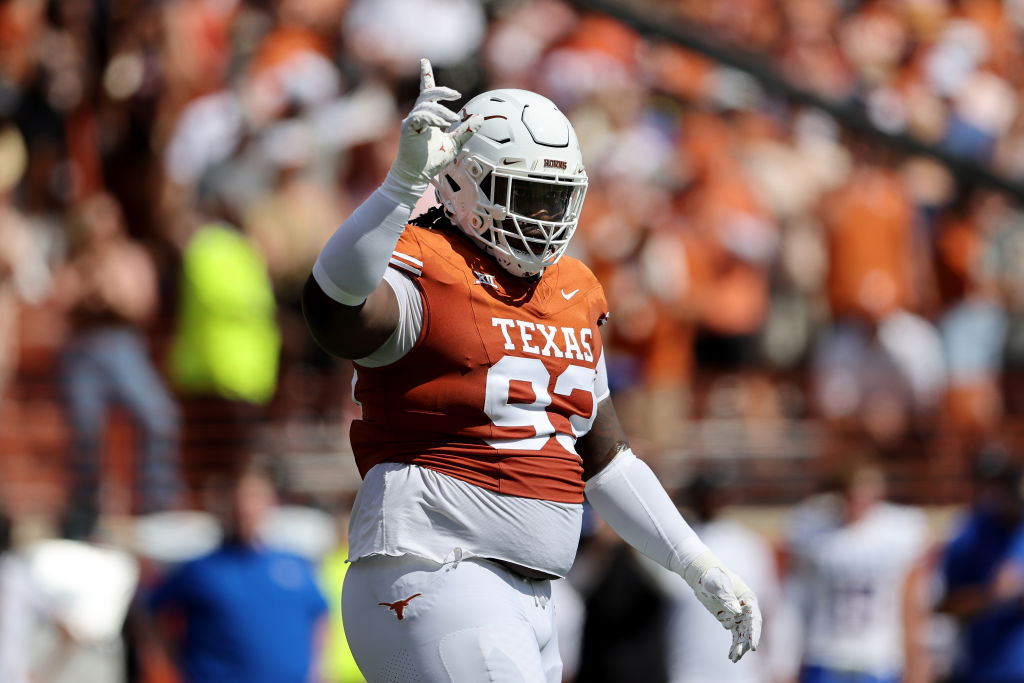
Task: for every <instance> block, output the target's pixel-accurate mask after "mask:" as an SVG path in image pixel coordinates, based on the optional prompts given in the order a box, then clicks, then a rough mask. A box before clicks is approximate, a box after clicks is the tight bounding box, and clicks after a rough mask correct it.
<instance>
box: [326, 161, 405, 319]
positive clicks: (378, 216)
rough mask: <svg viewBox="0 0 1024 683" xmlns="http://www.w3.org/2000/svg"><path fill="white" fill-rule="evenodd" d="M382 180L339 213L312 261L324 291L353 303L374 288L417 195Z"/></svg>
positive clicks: (339, 301)
mask: <svg viewBox="0 0 1024 683" xmlns="http://www.w3.org/2000/svg"><path fill="white" fill-rule="evenodd" d="M391 185H393V183H391V181H390V179H389V180H388V181H385V183H384V185H381V187H379V188H378V189H377V190H375V191H374V193H373V194H371V195H370V196H369V197H367V198H366V201H364V202H363V203H362V204H360V205H359V208H357V209H356V210H355V211H354V212H352V215H351V216H349V217H348V218H347V219H345V222H344V223H342V224H341V227H339V228H338V229H337V230H336V231H335V232H334V234H333V235H331V238H330V239H329V240H327V244H326V245H324V248H323V250H322V251H321V252H320V256H319V257H318V258H317V260H316V263H315V264H314V265H313V278H314V279H315V280H316V283H317V284H318V285H320V289H322V290H323V291H324V293H325V294H326V295H327V296H329V297H331V298H332V299H334V300H335V301H337V302H338V303H341V304H345V305H346V306H356V305H358V304H361V303H363V302H364V301H366V297H368V296H370V293H371V292H373V290H374V289H376V288H377V285H379V284H380V282H381V278H383V277H384V271H385V270H386V269H387V267H388V260H389V259H390V258H391V252H392V251H394V249H395V245H396V244H397V243H398V238H399V237H401V235H402V231H403V230H404V229H405V224H406V223H408V222H409V217H410V216H411V215H412V209H413V206H414V205H415V204H416V199H417V196H414V193H413V192H404V193H403V192H400V191H396V189H395V188H394V187H393V186H391Z"/></svg>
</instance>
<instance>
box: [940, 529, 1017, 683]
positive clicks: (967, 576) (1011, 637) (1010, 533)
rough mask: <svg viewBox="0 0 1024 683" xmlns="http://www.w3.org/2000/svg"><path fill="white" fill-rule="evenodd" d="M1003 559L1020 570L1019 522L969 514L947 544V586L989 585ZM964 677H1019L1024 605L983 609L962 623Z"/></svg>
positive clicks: (996, 680)
mask: <svg viewBox="0 0 1024 683" xmlns="http://www.w3.org/2000/svg"><path fill="white" fill-rule="evenodd" d="M1007 562H1014V563H1017V564H1018V565H1019V566H1020V567H1021V568H1022V569H1024V524H1018V525H1017V526H1016V527H1007V526H1006V525H1005V524H1002V523H1000V521H999V520H998V519H997V518H995V517H994V516H992V515H989V514H985V513H983V512H977V513H974V514H972V515H971V516H970V517H968V518H967V519H966V520H965V521H964V523H963V525H962V527H961V528H960V530H959V532H958V533H957V534H956V535H955V536H954V537H953V539H952V540H951V541H950V543H949V545H948V546H947V548H946V552H945V556H944V558H943V566H942V569H943V574H944V576H945V580H946V584H947V590H949V591H953V590H956V589H957V588H962V587H968V586H983V585H987V584H989V583H990V582H991V581H992V580H993V579H994V578H995V576H996V573H997V572H998V571H999V568H1000V567H1001V566H1003V565H1004V564H1005V563H1007ZM965 635H966V641H965V646H966V652H965V655H966V658H967V661H966V662H965V664H966V667H967V672H968V674H969V675H968V677H967V680H970V681H972V682H976V683H1004V682H1006V681H1024V608H1022V603H1021V601H1020V600H1016V601H1013V602H1011V603H1007V604H1005V605H1001V606H998V607H995V608H992V609H990V610H988V611H986V612H983V613H981V614H979V615H977V616H976V617H974V618H973V619H971V620H970V621H969V622H968V623H967V629H966V634H965Z"/></svg>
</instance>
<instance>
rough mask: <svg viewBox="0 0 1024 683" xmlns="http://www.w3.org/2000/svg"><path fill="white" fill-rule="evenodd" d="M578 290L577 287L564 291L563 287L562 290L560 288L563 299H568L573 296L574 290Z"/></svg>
mask: <svg viewBox="0 0 1024 683" xmlns="http://www.w3.org/2000/svg"><path fill="white" fill-rule="evenodd" d="M578 291H580V290H578V289H574V290H572V291H571V292H566V291H565V290H564V289H563V290H562V298H563V299H565V300H566V301H568V300H569V299H571V298H573V297H574V296H576V292H578Z"/></svg>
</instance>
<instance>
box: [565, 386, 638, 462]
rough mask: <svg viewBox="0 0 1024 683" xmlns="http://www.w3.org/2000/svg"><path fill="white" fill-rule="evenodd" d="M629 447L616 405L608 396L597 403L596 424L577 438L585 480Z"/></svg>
mask: <svg viewBox="0 0 1024 683" xmlns="http://www.w3.org/2000/svg"><path fill="white" fill-rule="evenodd" d="M628 447H629V444H628V443H626V433H625V432H624V431H623V429H622V425H621V424H620V423H619V416H618V415H616V414H615V406H614V405H613V404H612V400H611V399H610V398H606V399H605V400H603V401H601V402H600V403H599V404H598V405H597V417H596V418H595V419H594V426H593V427H591V428H590V431H589V432H587V433H586V434H584V435H583V436H581V437H580V438H579V439H577V440H576V452H577V453H579V456H580V458H581V459H582V460H583V481H587V480H589V479H590V478H591V477H593V476H594V475H595V474H597V473H598V472H600V471H601V470H603V469H604V468H605V466H606V465H607V464H608V463H610V462H611V461H612V458H614V457H615V456H616V455H618V454H619V452H620V451H623V450H625V449H626V448H628Z"/></svg>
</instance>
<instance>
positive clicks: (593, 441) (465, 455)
mask: <svg viewBox="0 0 1024 683" xmlns="http://www.w3.org/2000/svg"><path fill="white" fill-rule="evenodd" d="M460 97H461V96H460V95H459V93H457V92H456V91H454V90H452V89H451V88H445V87H438V86H436V85H435V84H434V79H433V74H432V71H431V66H430V63H429V61H427V60H422V61H421V64H420V94H419V97H418V99H417V100H416V104H415V106H414V108H413V110H412V112H411V113H410V114H409V115H408V116H407V117H406V118H405V119H404V120H403V122H402V131H401V139H400V143H399V148H398V154H397V157H396V159H395V161H394V163H393V165H392V167H391V169H390V171H389V172H388V175H387V177H386V178H385V180H384V182H383V184H382V185H381V186H380V188H378V189H377V190H376V191H375V192H374V193H373V194H372V195H370V197H368V198H367V199H366V201H365V202H363V204H361V205H360V206H359V207H358V208H357V209H356V211H355V212H354V213H353V214H352V215H351V216H350V217H349V218H348V219H347V220H346V221H345V222H344V223H343V224H342V226H341V227H340V228H339V229H338V231H337V232H336V233H335V234H334V235H333V236H332V237H331V238H330V240H329V241H328V243H327V245H326V246H325V247H324V249H323V251H322V252H321V254H320V256H319V258H318V260H317V262H316V264H315V266H314V267H313V272H312V275H311V276H310V278H309V280H308V282H307V283H306V287H305V291H304V293H303V306H304V311H305V315H306V321H307V324H308V326H309V328H310V330H311V332H312V334H313V336H314V337H315V338H316V340H317V341H318V343H319V344H320V345H321V346H323V347H324V348H325V349H327V350H328V351H330V352H332V353H334V354H336V355H338V356H341V357H343V358H351V359H354V361H355V363H356V369H357V380H356V382H355V388H354V392H355V398H356V400H357V401H358V402H359V403H360V404H361V406H362V418H361V419H360V420H358V421H357V422H355V423H354V424H353V426H352V430H351V440H352V449H353V451H354V453H355V457H356V462H357V465H358V467H359V472H360V474H361V476H362V477H363V482H362V485H361V487H360V489H359V493H358V495H357V497H356V501H355V504H354V506H353V510H352V516H351V524H350V532H349V559H350V560H351V561H352V566H351V568H350V569H349V571H348V574H347V576H346V579H345V584H344V589H343V596H344V597H343V599H342V603H343V604H342V609H343V615H344V622H345V629H346V634H347V636H348V640H349V644H350V646H351V648H352V652H353V654H354V656H355V659H356V662H357V663H358V664H359V667H360V669H361V670H362V671H363V674H364V675H365V676H366V677H367V678H368V679H369V680H371V681H412V680H421V681H465V682H467V683H470V682H471V683H476V682H477V681H481V680H491V681H531V682H532V681H551V682H556V681H559V680H560V677H561V674H560V671H561V663H560V658H559V655H558V645H557V638H556V635H555V619H554V615H553V611H554V610H553V607H552V606H551V604H550V596H551V585H550V582H551V581H552V580H554V579H557V578H559V577H563V576H565V574H566V572H567V571H568V570H569V567H570V566H571V565H572V562H573V558H574V555H575V552H576V547H577V543H578V539H579V534H580V524H581V518H582V503H583V500H584V497H586V499H587V500H589V502H590V504H591V505H592V506H593V507H594V509H595V510H596V511H597V512H598V513H599V514H600V515H601V517H603V518H604V519H605V520H606V521H607V522H608V523H609V524H610V525H611V526H612V528H613V529H614V530H615V531H616V532H617V533H618V534H619V535H620V536H622V538H623V539H625V540H626V541H627V542H628V543H629V544H631V545H632V546H634V547H635V548H637V549H638V550H640V551H641V552H643V553H645V554H646V555H647V556H649V557H650V558H652V559H653V560H655V561H656V562H658V563H660V564H662V565H663V566H665V567H667V568H668V569H670V570H672V571H674V572H676V573H677V574H679V575H680V576H681V577H682V578H683V579H684V580H685V581H686V582H687V583H688V584H689V585H690V586H691V587H692V588H693V590H694V591H695V593H696V594H697V596H698V597H699V598H700V600H701V602H702V603H703V605H704V606H705V607H706V608H707V609H708V610H709V611H710V612H711V614H712V615H714V617H715V618H716V619H718V621H719V622H721V623H722V625H723V626H724V627H725V628H727V629H730V630H731V631H732V634H733V638H732V644H731V647H730V650H729V652H728V653H727V654H728V656H729V658H730V659H732V660H733V661H736V660H738V659H739V658H740V657H742V656H743V655H744V654H745V653H746V652H747V651H748V650H754V649H756V648H757V642H758V639H759V637H760V630H761V615H760V612H759V609H758V605H757V601H756V599H755V597H754V595H753V593H752V592H751V591H750V589H749V588H747V586H746V585H745V584H744V583H743V582H742V581H741V580H740V579H739V578H738V577H737V576H736V575H734V574H733V573H732V572H730V571H729V570H728V569H726V568H725V567H724V566H722V564H721V562H720V561H719V560H718V559H717V558H716V557H715V556H714V555H713V554H712V553H711V552H709V551H708V549H707V547H706V546H705V545H704V544H703V543H702V542H701V541H700V539H699V538H698V537H697V536H696V534H695V533H694V532H693V531H692V529H691V528H690V527H689V525H688V524H687V523H686V522H685V521H684V519H683V518H682V517H681V516H680V515H679V513H678V511H677V510H676V508H675V506H674V505H673V504H672V501H671V500H670V498H669V497H668V495H667V494H666V492H665V490H664V489H663V488H662V486H661V484H660V483H659V481H658V479H657V478H656V477H655V475H654V473H653V472H652V471H651V469H650V468H649V467H648V466H647V465H646V464H645V463H644V462H643V461H641V460H639V459H638V458H637V457H636V456H635V455H634V454H633V452H632V451H631V450H630V448H629V446H628V444H627V442H626V438H625V435H624V434H623V430H622V428H621V426H620V424H619V421H618V418H617V417H616V415H615V410H614V408H613V406H612V402H611V400H609V398H608V380H607V376H606V372H605V366H604V356H603V351H602V344H601V332H600V325H601V324H602V323H603V322H604V321H605V320H607V317H608V311H607V304H606V301H605V296H604V293H603V291H602V289H601V285H600V284H599V283H598V282H597V280H596V279H595V278H594V276H593V274H592V273H591V272H590V270H589V269H588V268H587V267H586V266H584V265H583V264H582V263H581V262H579V261H577V260H576V259H573V258H570V257H567V256H564V254H565V250H566V248H567V247H568V245H569V241H570V240H571V239H572V236H573V233H574V231H575V230H576V223H577V221H578V219H579V215H580V210H581V208H582V205H583V197H584V194H585V193H586V189H587V174H586V171H585V170H584V167H583V162H582V156H581V154H580V149H579V144H578V142H577V140H576V134H575V132H574V131H573V128H572V125H571V124H570V123H569V121H568V119H567V118H566V117H565V116H564V115H563V114H562V112H560V111H559V110H558V108H557V107H556V106H555V105H554V104H553V103H552V102H551V101H549V100H548V99H546V98H544V97H541V96H540V95H537V94H535V93H532V92H528V91H524V90H494V91H490V92H485V93H483V94H481V95H478V96H476V97H474V98H473V99H471V100H470V101H469V102H467V103H466V105H465V106H464V107H463V108H462V110H461V111H460V112H459V113H458V114H456V113H454V112H452V111H451V110H449V109H448V108H446V107H445V106H443V105H442V104H441V103H440V102H441V101H442V100H456V99H459V98H460ZM430 184H432V185H433V186H434V189H435V192H436V196H437V198H438V199H439V201H440V206H438V207H435V208H433V209H430V210H428V211H427V212H426V213H424V214H422V215H420V216H418V217H417V218H415V219H413V220H412V221H410V216H411V213H412V210H413V206H414V205H415V204H416V202H417V200H418V199H419V198H420V197H421V195H422V194H423V193H424V192H425V191H426V189H427V187H428V185H430Z"/></svg>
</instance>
